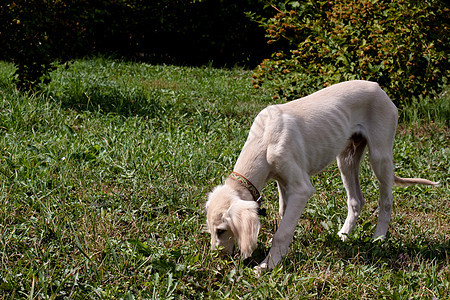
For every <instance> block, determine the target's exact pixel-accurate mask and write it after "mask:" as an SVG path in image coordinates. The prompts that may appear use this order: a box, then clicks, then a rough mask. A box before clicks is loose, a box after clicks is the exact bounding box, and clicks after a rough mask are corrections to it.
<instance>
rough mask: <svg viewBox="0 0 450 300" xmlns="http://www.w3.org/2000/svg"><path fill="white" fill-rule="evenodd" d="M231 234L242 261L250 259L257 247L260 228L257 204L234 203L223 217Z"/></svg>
mask: <svg viewBox="0 0 450 300" xmlns="http://www.w3.org/2000/svg"><path fill="white" fill-rule="evenodd" d="M224 217H225V219H226V221H227V223H228V225H229V226H230V228H231V231H232V232H233V234H234V236H235V238H236V241H237V243H238V245H239V249H240V250H241V255H242V257H243V258H244V259H246V258H247V257H250V256H251V255H252V253H253V251H254V250H255V249H256V247H257V245H258V233H259V229H260V227H261V224H260V222H259V217H258V203H256V202H254V201H244V200H237V201H234V202H233V204H232V205H231V207H230V208H229V209H228V212H227V213H226V216H224Z"/></svg>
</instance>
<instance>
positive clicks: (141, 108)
mask: <svg viewBox="0 0 450 300" xmlns="http://www.w3.org/2000/svg"><path fill="white" fill-rule="evenodd" d="M54 98H55V99H58V100H59V101H60V103H61V106H62V107H63V108H67V109H73V110H76V111H91V112H95V113H102V114H109V113H113V114H117V115H121V116H124V117H130V116H135V115H138V116H148V117H154V116H156V115H158V114H161V113H163V112H164V111H165V110H167V109H170V106H169V104H164V105H163V104H162V102H161V101H160V98H161V95H160V92H159V91H157V90H154V91H144V90H126V89H122V88H118V87H101V86H96V85H93V86H92V87H90V88H89V89H88V90H77V89H74V90H69V91H67V93H66V94H64V95H62V96H59V97H56V96H55V97H54Z"/></svg>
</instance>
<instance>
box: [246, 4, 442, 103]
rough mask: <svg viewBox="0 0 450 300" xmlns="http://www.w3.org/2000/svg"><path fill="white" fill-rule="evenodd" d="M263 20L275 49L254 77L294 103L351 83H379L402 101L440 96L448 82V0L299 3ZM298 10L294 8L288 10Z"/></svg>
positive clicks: (257, 83) (290, 5)
mask: <svg viewBox="0 0 450 300" xmlns="http://www.w3.org/2000/svg"><path fill="white" fill-rule="evenodd" d="M282 7H283V8H284V10H278V13H277V14H276V15H275V16H273V17H272V18H269V19H266V18H258V17H257V16H255V15H253V18H254V19H255V20H258V22H259V23H260V24H261V25H262V26H263V27H264V28H265V29H266V37H267V38H268V43H269V44H273V45H275V47H277V49H278V51H276V52H275V53H274V54H273V55H272V58H271V59H266V60H264V61H263V62H262V63H261V64H260V65H259V66H258V67H257V69H256V71H255V73H254V79H255V80H254V84H255V87H258V86H260V85H261V84H262V83H263V82H267V83H269V82H270V83H269V84H270V85H273V86H274V87H275V88H276V90H277V92H278V93H277V96H279V97H283V98H294V97H298V96H304V95H306V94H309V93H311V92H312V91H314V90H317V88H320V87H323V86H328V85H331V84H334V83H337V82H340V81H344V80H350V79H365V80H371V81H377V82H378V83H379V84H380V85H381V86H382V87H383V88H385V89H386V91H388V93H389V95H390V96H392V98H393V99H394V100H395V101H396V102H397V103H400V102H404V101H408V99H410V98H411V97H412V96H417V95H425V94H429V93H435V92H438V91H439V90H440V88H441V87H442V86H441V85H442V83H443V82H446V78H447V76H448V59H449V58H448V49H449V48H448V46H449V42H448V26H449V22H448V21H449V9H448V8H447V7H446V5H445V4H443V2H441V1H435V0H428V1H414V0H402V1H392V0H379V1H374V0H360V1H350V0H345V1H342V0H339V1H311V0H310V1H302V2H300V1H291V2H289V4H287V5H286V6H284V5H282ZM289 7H290V10H288V8H289Z"/></svg>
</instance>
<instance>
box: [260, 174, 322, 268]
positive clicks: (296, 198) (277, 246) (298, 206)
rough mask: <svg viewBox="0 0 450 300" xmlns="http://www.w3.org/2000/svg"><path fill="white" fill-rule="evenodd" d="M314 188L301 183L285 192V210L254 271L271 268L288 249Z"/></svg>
mask: <svg viewBox="0 0 450 300" xmlns="http://www.w3.org/2000/svg"><path fill="white" fill-rule="evenodd" d="M314 192H315V190H314V188H313V187H312V185H311V183H310V182H309V181H308V182H307V184H303V185H302V188H296V189H290V191H289V192H288V193H287V195H288V200H287V201H286V202H287V205H286V211H285V214H284V216H283V219H282V220H281V222H280V226H279V227H278V230H277V232H275V235H274V236H273V240H272V247H271V249H270V251H269V254H268V255H267V257H266V258H265V259H264V261H263V262H262V263H261V264H259V266H257V267H256V268H255V269H256V273H257V274H260V273H261V272H263V271H270V270H272V269H273V268H274V267H275V266H276V265H277V264H279V263H280V262H281V259H282V258H283V256H284V255H286V253H287V251H288V250H289V245H290V243H291V241H292V238H293V237H294V232H295V228H296V227H297V224H298V221H299V219H300V216H301V214H302V212H303V209H304V208H305V206H306V203H307V202H308V199H309V198H310V197H311V196H312V194H314Z"/></svg>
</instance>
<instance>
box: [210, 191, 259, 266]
mask: <svg viewBox="0 0 450 300" xmlns="http://www.w3.org/2000/svg"><path fill="white" fill-rule="evenodd" d="M206 212H207V216H206V218H207V226H208V232H209V233H210V234H211V249H212V250H215V249H217V248H218V247H223V251H224V252H225V253H228V254H232V253H233V251H234V245H235V241H236V242H237V244H238V246H239V249H240V250H241V255H242V257H243V258H244V259H245V258H247V257H250V256H251V255H252V253H253V251H254V250H255V249H256V246H257V242H258V232H259V228H260V227H261V225H260V222H259V217H258V203H256V202H255V201H246V200H242V199H240V198H239V196H238V193H237V192H236V191H234V190H233V189H232V188H231V187H229V186H227V185H223V186H218V187H216V188H215V189H214V190H213V191H212V192H211V193H210V194H209V196H208V201H207V202H206Z"/></svg>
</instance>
